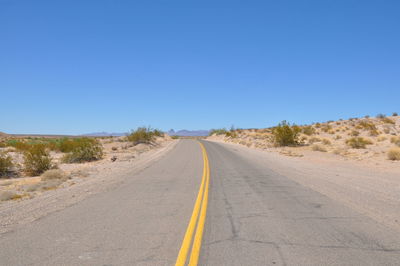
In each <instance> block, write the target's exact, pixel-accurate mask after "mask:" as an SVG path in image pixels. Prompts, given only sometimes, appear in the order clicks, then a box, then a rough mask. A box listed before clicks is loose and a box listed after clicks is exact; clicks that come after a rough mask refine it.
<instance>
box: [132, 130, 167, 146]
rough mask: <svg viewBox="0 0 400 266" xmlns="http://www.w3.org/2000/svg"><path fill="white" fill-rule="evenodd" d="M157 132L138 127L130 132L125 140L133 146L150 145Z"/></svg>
mask: <svg viewBox="0 0 400 266" xmlns="http://www.w3.org/2000/svg"><path fill="white" fill-rule="evenodd" d="M159 132H160V131H159V130H153V129H152V128H150V127H138V128H137V129H136V130H132V131H131V133H130V134H129V135H128V136H127V139H128V141H131V142H133V144H134V145H137V144H139V143H151V142H152V141H153V139H154V137H155V136H157V134H159Z"/></svg>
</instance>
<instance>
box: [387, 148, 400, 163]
mask: <svg viewBox="0 0 400 266" xmlns="http://www.w3.org/2000/svg"><path fill="white" fill-rule="evenodd" d="M387 156H388V159H389V160H392V161H400V148H397V147H396V148H391V149H390V150H389V151H388V153H387Z"/></svg>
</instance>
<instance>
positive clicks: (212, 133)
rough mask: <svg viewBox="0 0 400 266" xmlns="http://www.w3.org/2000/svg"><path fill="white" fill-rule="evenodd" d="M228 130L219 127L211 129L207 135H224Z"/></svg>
mask: <svg viewBox="0 0 400 266" xmlns="http://www.w3.org/2000/svg"><path fill="white" fill-rule="evenodd" d="M227 132H228V131H227V130H226V129H225V128H219V129H211V130H210V133H209V135H210V136H212V135H214V134H215V135H224V134H226V133H227Z"/></svg>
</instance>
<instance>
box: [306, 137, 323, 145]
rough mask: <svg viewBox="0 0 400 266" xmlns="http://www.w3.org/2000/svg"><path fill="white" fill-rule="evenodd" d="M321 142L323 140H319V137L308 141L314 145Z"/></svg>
mask: <svg viewBox="0 0 400 266" xmlns="http://www.w3.org/2000/svg"><path fill="white" fill-rule="evenodd" d="M320 141H321V139H320V138H317V137H312V138H310V139H309V140H308V142H309V143H310V144H313V143H315V142H320Z"/></svg>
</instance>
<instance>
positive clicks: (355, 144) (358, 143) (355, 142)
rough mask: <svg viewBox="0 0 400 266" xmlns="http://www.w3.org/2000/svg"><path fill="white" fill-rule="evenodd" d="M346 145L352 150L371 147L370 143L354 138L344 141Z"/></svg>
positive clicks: (360, 138)
mask: <svg viewBox="0 0 400 266" xmlns="http://www.w3.org/2000/svg"><path fill="white" fill-rule="evenodd" d="M346 144H347V145H349V146H350V147H352V148H353V149H365V148H366V146H367V145H371V144H372V141H370V140H368V139H364V138H362V137H355V138H350V139H348V140H346Z"/></svg>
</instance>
